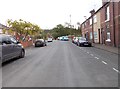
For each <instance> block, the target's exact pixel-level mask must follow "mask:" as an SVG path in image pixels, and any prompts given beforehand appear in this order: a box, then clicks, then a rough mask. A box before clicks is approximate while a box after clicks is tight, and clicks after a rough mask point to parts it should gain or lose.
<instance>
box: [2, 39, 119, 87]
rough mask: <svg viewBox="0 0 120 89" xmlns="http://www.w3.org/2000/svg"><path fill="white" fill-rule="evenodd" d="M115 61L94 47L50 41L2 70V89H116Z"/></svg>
mask: <svg viewBox="0 0 120 89" xmlns="http://www.w3.org/2000/svg"><path fill="white" fill-rule="evenodd" d="M117 67H118V57H117V54H113V53H110V52H107V51H104V50H101V49H97V48H94V47H78V46H76V45H74V44H72V43H71V42H67V41H66V42H65V41H54V42H52V43H48V45H47V46H46V47H40V48H35V47H31V48H28V49H26V56H25V58H23V59H18V60H14V61H12V62H9V63H7V64H5V65H4V66H3V68H2V76H3V83H2V86H3V87H117V86H118V74H119V73H118V72H119V71H118V70H117Z"/></svg>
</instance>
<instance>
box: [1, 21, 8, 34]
mask: <svg viewBox="0 0 120 89" xmlns="http://www.w3.org/2000/svg"><path fill="white" fill-rule="evenodd" d="M3 29H6V30H8V29H9V28H8V27H7V26H5V25H3V24H1V23H0V34H2V33H3Z"/></svg>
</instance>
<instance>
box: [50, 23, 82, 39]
mask: <svg viewBox="0 0 120 89" xmlns="http://www.w3.org/2000/svg"><path fill="white" fill-rule="evenodd" d="M51 34H52V36H53V37H54V38H57V37H60V36H67V35H75V36H81V29H80V28H78V29H75V28H68V27H64V26H63V25H61V24H58V25H57V26H56V27H55V28H53V29H52V30H51Z"/></svg>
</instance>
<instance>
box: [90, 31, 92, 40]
mask: <svg viewBox="0 0 120 89" xmlns="http://www.w3.org/2000/svg"><path fill="white" fill-rule="evenodd" d="M90 39H91V40H92V32H90Z"/></svg>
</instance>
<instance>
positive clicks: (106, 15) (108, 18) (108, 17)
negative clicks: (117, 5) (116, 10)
mask: <svg viewBox="0 0 120 89" xmlns="http://www.w3.org/2000/svg"><path fill="white" fill-rule="evenodd" d="M105 20H106V21H109V20H110V11H109V6H107V7H106V8H105Z"/></svg>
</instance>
